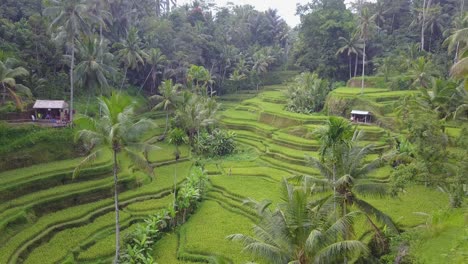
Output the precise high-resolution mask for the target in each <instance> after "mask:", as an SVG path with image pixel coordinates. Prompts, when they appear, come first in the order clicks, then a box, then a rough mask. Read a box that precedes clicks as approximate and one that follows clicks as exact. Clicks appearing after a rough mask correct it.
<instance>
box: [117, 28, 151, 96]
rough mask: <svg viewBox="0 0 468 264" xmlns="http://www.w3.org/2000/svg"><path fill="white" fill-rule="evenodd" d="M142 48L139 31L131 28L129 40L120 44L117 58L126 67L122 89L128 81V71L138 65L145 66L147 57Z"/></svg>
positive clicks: (128, 34) (128, 35)
mask: <svg viewBox="0 0 468 264" xmlns="http://www.w3.org/2000/svg"><path fill="white" fill-rule="evenodd" d="M142 46H143V44H142V43H141V40H140V37H139V36H138V30H137V29H136V28H131V29H130V30H129V31H128V32H127V38H126V39H125V40H123V41H122V42H120V43H118V45H117V48H118V51H117V56H118V57H119V59H120V60H121V61H122V63H123V66H124V76H123V79H122V84H121V85H120V89H122V88H123V85H124V83H125V80H126V79H127V72H128V69H132V70H134V69H136V68H137V67H138V65H140V64H145V60H144V57H146V56H147V55H146V53H145V52H144V51H143V50H142Z"/></svg>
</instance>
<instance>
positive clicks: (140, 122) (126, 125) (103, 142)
mask: <svg viewBox="0 0 468 264" xmlns="http://www.w3.org/2000/svg"><path fill="white" fill-rule="evenodd" d="M99 104H100V106H101V108H102V111H103V115H102V117H100V118H98V119H94V118H91V117H88V116H82V117H80V118H79V119H77V120H76V123H77V126H78V127H79V128H80V130H79V131H78V132H77V134H76V139H77V140H82V141H83V143H84V146H85V147H86V148H87V149H88V150H89V151H90V154H89V155H88V156H87V157H86V158H85V159H83V161H82V162H81V163H80V164H79V165H78V166H77V167H76V168H75V170H74V172H73V177H76V176H78V175H79V173H80V170H81V169H82V168H83V167H84V166H86V165H88V164H89V163H90V162H92V161H93V160H95V158H96V157H97V155H98V154H99V153H100V152H102V151H103V150H104V149H111V150H112V154H113V163H114V169H113V175H114V209H115V257H114V263H115V264H116V263H119V254H120V223H119V196H118V177H117V174H118V170H119V166H118V157H117V155H118V154H119V153H123V154H124V155H126V156H127V157H128V158H129V159H130V160H131V161H132V163H133V164H134V165H135V166H136V167H137V168H140V169H143V170H145V171H147V172H148V173H150V174H151V175H153V168H152V167H151V166H150V165H149V163H148V161H147V160H146V159H144V157H143V156H142V155H141V154H140V153H142V152H143V151H146V150H147V149H148V148H151V146H150V145H149V144H148V142H145V141H142V138H143V136H144V135H145V133H146V132H148V131H149V130H150V129H152V128H154V127H155V125H154V123H153V122H152V121H150V120H149V119H138V118H136V116H135V113H134V111H133V109H134V108H133V107H134V102H133V101H132V98H130V97H129V96H125V95H123V94H121V93H113V94H112V95H111V96H110V97H109V98H106V97H101V98H99Z"/></svg>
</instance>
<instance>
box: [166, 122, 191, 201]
mask: <svg viewBox="0 0 468 264" xmlns="http://www.w3.org/2000/svg"><path fill="white" fill-rule="evenodd" d="M169 143H170V144H172V145H174V147H175V151H174V158H175V161H176V162H177V161H178V160H179V158H180V150H179V146H181V145H183V144H185V143H187V135H186V134H185V132H184V131H183V130H182V129H180V128H177V127H176V128H174V129H173V130H172V131H171V132H170V134H169ZM176 202H177V165H176V166H174V210H175V209H176Z"/></svg>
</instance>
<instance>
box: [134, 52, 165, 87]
mask: <svg viewBox="0 0 468 264" xmlns="http://www.w3.org/2000/svg"><path fill="white" fill-rule="evenodd" d="M145 60H146V65H148V66H150V71H149V73H148V76H147V77H146V79H145V82H144V83H143V84H142V85H141V87H140V90H141V88H143V86H144V85H145V83H146V81H147V80H148V78H149V77H151V81H152V84H151V88H150V93H151V94H153V93H154V89H155V88H156V87H157V85H158V82H157V81H158V75H162V74H163V69H164V66H165V64H166V62H167V57H166V56H165V55H164V54H162V52H161V50H160V49H155V48H152V49H150V50H149V51H148V53H147V54H146V56H145Z"/></svg>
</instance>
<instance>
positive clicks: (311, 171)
mask: <svg viewBox="0 0 468 264" xmlns="http://www.w3.org/2000/svg"><path fill="white" fill-rule="evenodd" d="M261 159H262V160H263V161H265V162H267V163H269V164H271V165H272V166H274V167H276V168H281V169H286V170H289V171H291V172H292V173H294V174H307V175H316V174H317V170H316V169H315V168H312V166H301V165H296V164H290V163H287V162H284V161H281V160H278V159H276V158H273V157H270V156H262V157H261Z"/></svg>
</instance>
